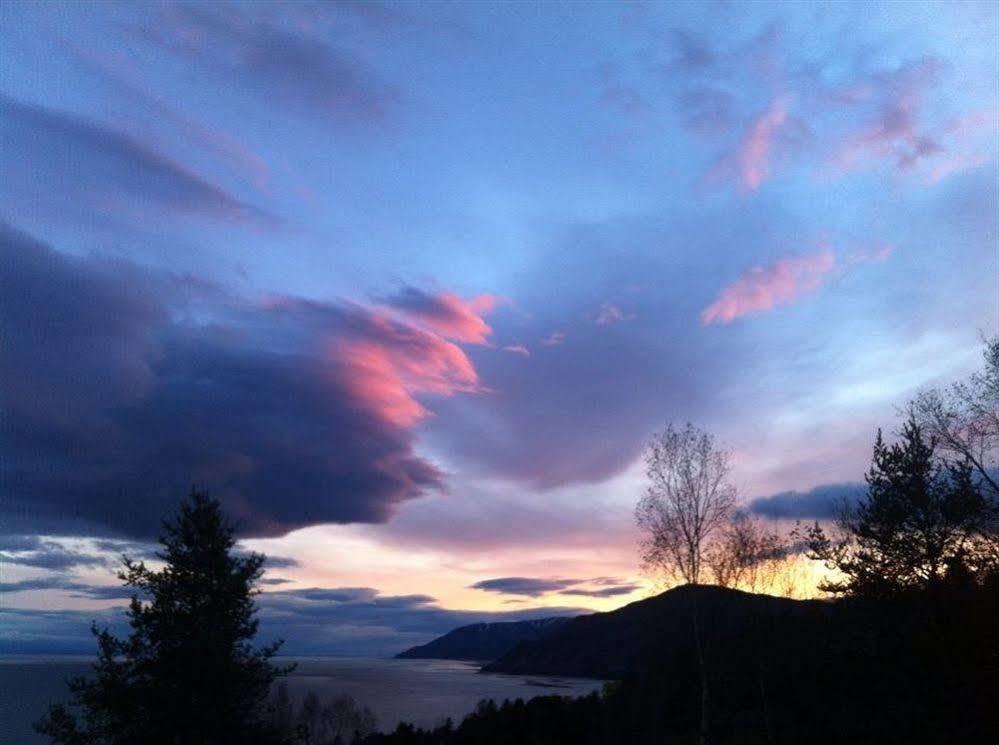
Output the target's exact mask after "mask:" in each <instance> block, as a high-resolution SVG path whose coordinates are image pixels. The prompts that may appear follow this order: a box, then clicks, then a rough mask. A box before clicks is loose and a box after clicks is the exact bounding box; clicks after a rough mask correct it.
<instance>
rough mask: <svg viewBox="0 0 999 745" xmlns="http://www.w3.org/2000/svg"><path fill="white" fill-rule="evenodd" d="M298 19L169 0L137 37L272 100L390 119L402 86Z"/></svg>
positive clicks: (365, 119) (345, 119)
mask: <svg viewBox="0 0 999 745" xmlns="http://www.w3.org/2000/svg"><path fill="white" fill-rule="evenodd" d="M293 21H294V19H291V18H287V17H284V16H283V15H282V14H281V13H280V12H279V13H254V12H253V9H252V8H249V9H246V10H245V11H241V10H239V9H237V8H236V7H235V6H228V7H226V8H224V9H221V8H209V7H204V6H193V5H167V6H164V7H163V8H162V9H161V11H160V12H159V13H157V14H156V17H155V18H154V19H151V20H150V21H149V22H148V23H146V24H145V25H143V26H142V27H141V28H140V29H139V34H140V36H141V37H142V38H144V39H146V40H148V41H151V42H153V43H155V44H157V45H159V46H161V47H163V48H164V49H167V50H169V51H171V52H173V53H175V54H177V55H179V56H181V57H183V58H185V59H190V60H193V61H196V62H198V63H200V64H201V65H203V66H204V68H205V69H207V70H209V71H210V72H212V73H215V74H219V75H221V76H223V77H225V78H228V79H231V80H234V81H236V82H238V83H240V84H241V85H244V86H246V88H247V89H249V90H252V91H254V92H256V93H258V94H259V95H261V96H262V97H265V98H266V99H267V100H268V101H274V100H276V101H280V102H282V103H284V104H286V105H290V106H293V107H295V108H297V109H299V110H301V111H305V112H308V113H313V114H317V115H319V116H321V117H322V118H324V119H328V120H331V121H336V122H339V123H353V124H364V125H372V124H382V123H384V122H385V121H386V120H387V119H388V118H389V114H390V112H391V110H392V109H393V108H394V107H395V106H396V104H397V103H398V101H399V98H400V95H399V93H398V91H397V90H396V89H395V88H394V87H393V86H390V85H388V84H387V83H385V82H384V81H382V80H381V78H380V77H379V76H378V75H377V74H376V73H375V72H374V71H373V70H372V69H371V68H370V67H369V66H368V65H367V64H366V63H364V62H363V61H362V60H361V58H360V57H359V56H357V55H356V54H353V53H351V52H348V51H347V50H346V49H343V48H335V47H333V46H331V45H330V44H329V43H328V42H327V41H326V39H325V38H324V37H323V35H321V34H319V33H312V32H311V31H310V30H308V29H303V28H302V27H301V26H300V25H296V24H295V23H294V22H293Z"/></svg>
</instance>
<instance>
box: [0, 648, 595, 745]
mask: <svg viewBox="0 0 999 745" xmlns="http://www.w3.org/2000/svg"><path fill="white" fill-rule="evenodd" d="M91 659H92V658H86V657H35V656H23V657H21V656H10V657H0V742H2V743H5V745H21V743H42V742H45V741H46V740H45V738H42V737H39V736H38V735H36V734H35V733H34V731H33V730H32V728H31V723H32V722H34V721H35V720H37V719H38V718H39V717H40V716H41V715H42V714H43V713H44V712H45V711H46V709H47V708H48V706H49V704H51V703H55V702H57V701H65V700H66V695H67V690H66V686H65V684H64V681H65V679H66V678H67V677H68V676H71V675H78V674H83V673H87V672H88V671H89V669H90V668H89V664H90V661H91ZM280 660H281V661H282V662H296V663H298V668H297V669H296V670H295V672H294V673H292V674H291V675H290V676H289V677H287V678H286V679H285V680H286V681H287V683H288V692H289V693H290V694H291V696H292V698H293V699H296V700H298V699H300V698H301V697H302V696H304V695H305V693H306V692H308V691H310V690H313V691H315V692H316V693H318V694H319V696H320V698H325V697H327V696H332V695H334V694H337V693H344V692H345V693H349V694H350V695H351V696H353V697H354V698H355V699H356V700H357V702H358V703H359V704H363V705H366V706H368V707H370V708H371V710H372V711H373V712H374V713H375V715H376V716H377V717H378V724H379V728H380V729H383V730H389V729H394V728H395V726H396V724H398V723H399V722H413V723H414V724H418V725H433V724H437V723H438V722H441V721H443V720H444V719H445V718H446V717H451V718H452V719H454V720H455V721H456V722H457V721H459V720H460V719H461V718H462V717H463V716H465V715H466V714H468V713H469V712H471V711H472V710H473V709H474V708H475V705H476V704H477V703H478V702H479V701H480V700H481V699H484V698H492V699H496V700H497V701H500V700H502V699H506V698H510V699H512V698H531V697H534V696H545V695H553V694H557V695H562V696H581V695H585V694H587V693H590V692H591V691H596V690H599V689H600V687H601V685H602V682H601V681H598V680H587V679H581V678H551V677H546V676H531V677H523V676H518V675H485V674H481V673H479V672H478V665H476V664H474V663H467V662H456V661H452V660H382V659H366V658H330V657H283V658H280Z"/></svg>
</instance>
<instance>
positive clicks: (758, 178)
mask: <svg viewBox="0 0 999 745" xmlns="http://www.w3.org/2000/svg"><path fill="white" fill-rule="evenodd" d="M787 120H788V113H787V105H786V103H785V101H784V100H783V99H777V100H775V101H774V102H773V103H772V104H771V105H770V106H769V107H768V108H767V109H766V110H765V111H763V112H762V113H761V114H759V115H758V116H757V117H756V118H755V119H753V121H752V122H751V123H750V124H749V127H748V128H747V129H746V132H745V134H744V135H743V136H742V139H741V140H740V141H739V144H738V145H737V146H736V148H735V149H734V150H733V151H732V152H730V153H728V154H727V155H726V156H724V157H723V158H722V159H721V160H720V161H719V162H718V164H717V165H716V166H715V167H714V168H713V169H712V170H711V172H710V173H708V175H707V180H708V181H709V182H716V183H717V182H721V181H728V180H734V181H737V182H738V183H739V184H740V185H741V186H742V188H743V189H745V190H746V191H755V190H756V189H758V188H759V187H760V186H761V185H762V184H763V182H764V181H766V180H767V179H768V178H770V175H771V173H772V170H773V167H772V165H771V161H772V160H773V151H774V144H775V141H776V139H777V136H778V134H779V133H780V131H781V128H782V127H784V125H785V123H786V122H787Z"/></svg>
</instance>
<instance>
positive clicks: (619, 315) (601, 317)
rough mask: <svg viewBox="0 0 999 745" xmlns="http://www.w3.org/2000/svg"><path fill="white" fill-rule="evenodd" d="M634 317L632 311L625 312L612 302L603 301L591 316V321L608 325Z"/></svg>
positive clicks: (630, 319) (599, 324)
mask: <svg viewBox="0 0 999 745" xmlns="http://www.w3.org/2000/svg"><path fill="white" fill-rule="evenodd" d="M634 319H635V314H634V313H625V312H624V311H623V310H621V309H620V308H619V307H618V306H617V305H615V304H614V303H604V304H603V305H601V306H600V310H599V311H598V312H597V314H596V316H594V318H593V322H594V323H595V324H597V325H598V326H609V325H611V324H614V323H621V322H622V321H632V320H634Z"/></svg>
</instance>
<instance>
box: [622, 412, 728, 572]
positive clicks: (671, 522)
mask: <svg viewBox="0 0 999 745" xmlns="http://www.w3.org/2000/svg"><path fill="white" fill-rule="evenodd" d="M645 463H646V474H647V476H648V480H649V485H648V488H647V490H646V492H645V495H644V496H643V497H642V498H641V500H640V501H639V502H638V506H637V507H636V508H635V517H636V520H637V521H638V525H639V527H640V528H642V530H644V531H645V533H646V537H645V539H644V541H643V543H642V561H643V564H644V565H645V566H646V567H647V568H649V569H652V570H653V571H656V572H660V573H662V574H664V575H665V576H666V577H667V578H668V579H681V580H683V581H684V582H687V583H690V584H695V585H696V584H698V583H699V582H700V580H701V577H702V571H703V565H704V555H705V549H706V547H707V545H708V541H709V540H710V538H711V536H712V534H713V533H715V531H717V530H718V528H719V527H720V526H721V525H722V524H723V523H724V521H725V519H726V518H727V517H728V515H729V513H730V512H731V510H732V506H733V505H734V503H735V489H734V488H733V487H732V486H731V485H730V484H729V483H728V481H727V478H728V473H729V464H728V453H727V452H726V451H724V450H721V449H719V448H718V447H717V446H716V445H715V441H714V438H713V437H712V436H711V435H710V434H708V433H707V432H705V431H703V430H700V429H698V428H697V427H695V426H694V425H692V424H690V423H688V424H687V425H686V426H685V427H684V428H683V429H675V428H674V427H673V426H672V425H669V426H667V427H666V429H665V430H664V431H663V432H661V433H659V434H658V435H656V436H655V437H654V438H653V440H652V442H651V443H650V444H649V447H648V450H647V452H646V456H645Z"/></svg>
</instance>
